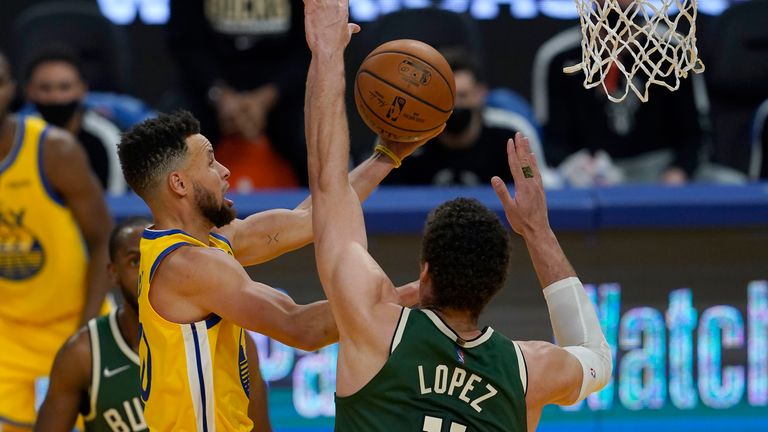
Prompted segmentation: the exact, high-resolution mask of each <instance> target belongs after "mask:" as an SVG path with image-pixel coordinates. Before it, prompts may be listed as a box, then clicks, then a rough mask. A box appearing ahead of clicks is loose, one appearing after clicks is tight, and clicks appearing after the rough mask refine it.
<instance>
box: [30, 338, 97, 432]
mask: <svg viewBox="0 0 768 432" xmlns="http://www.w3.org/2000/svg"><path fill="white" fill-rule="evenodd" d="M91 367H92V366H91V345H90V338H89V335H88V329H87V328H82V329H80V331H78V332H77V333H76V334H75V335H74V336H72V337H71V338H70V339H69V340H68V341H67V342H66V343H65V344H64V345H63V346H62V347H61V349H60V350H59V352H58V354H56V359H55V360H54V362H53V368H52V369H51V376H50V386H49V387H48V394H47V395H46V397H45V401H44V402H43V405H42V406H41V407H40V412H39V414H38V416H37V422H36V423H35V431H40V432H43V431H45V432H69V431H71V430H72V428H73V427H74V426H75V421H76V420H77V415H78V414H79V413H80V409H81V407H82V406H87V405H88V404H89V402H88V400H87V397H88V387H89V386H90V382H91Z"/></svg>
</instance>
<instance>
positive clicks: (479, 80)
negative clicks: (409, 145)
mask: <svg viewBox="0 0 768 432" xmlns="http://www.w3.org/2000/svg"><path fill="white" fill-rule="evenodd" d="M444 55H445V57H446V60H448V64H450V66H451V69H453V75H454V78H455V80H456V99H455V106H454V109H453V114H451V117H450V118H449V119H448V121H447V122H446V124H445V130H444V131H443V132H442V133H441V134H440V135H438V136H437V137H436V138H435V139H433V140H432V142H430V143H429V144H427V145H425V146H423V147H421V148H419V149H418V150H416V152H414V153H413V155H411V157H410V159H409V161H408V164H405V165H403V166H401V167H400V168H398V169H396V170H394V171H392V173H391V174H390V175H389V177H387V179H386V180H385V182H386V183H387V184H406V185H437V186H455V185H463V186H477V185H489V184H490V182H491V178H492V177H493V176H502V179H504V180H505V181H507V182H511V181H512V177H511V176H510V174H509V167H508V165H507V158H506V143H507V140H508V139H509V138H511V137H512V136H514V134H515V132H517V130H515V129H510V128H507V127H502V126H501V125H499V124H496V125H493V126H491V125H489V122H488V121H487V118H486V116H485V113H486V110H487V108H486V106H485V98H486V95H487V94H488V87H487V86H486V83H485V80H484V76H483V73H482V71H481V68H480V66H479V64H478V62H477V60H476V59H474V58H473V57H472V55H471V54H470V53H468V52H466V51H465V50H463V49H456V50H451V51H446V52H444Z"/></svg>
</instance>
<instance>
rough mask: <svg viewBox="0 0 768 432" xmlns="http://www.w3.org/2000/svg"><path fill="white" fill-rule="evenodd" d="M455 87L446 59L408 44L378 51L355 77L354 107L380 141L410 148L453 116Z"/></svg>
mask: <svg viewBox="0 0 768 432" xmlns="http://www.w3.org/2000/svg"><path fill="white" fill-rule="evenodd" d="M455 94H456V83H455V82H454V79H453V72H452V71H451V67H450V66H448V62H447V61H446V60H445V58H444V57H443V56H442V55H441V54H440V53H439V52H438V51H437V50H436V49H434V48H432V47H431V46H429V45H427V44H425V43H423V42H419V41H417V40H411V39H400V40H394V41H390V42H387V43H384V44H382V45H380V46H379V47H378V48H376V49H375V50H373V51H372V52H371V53H370V54H368V57H366V58H365V60H363V63H362V64H361V65H360V69H359V70H358V71H357V76H356V77H355V105H356V106H357V111H358V112H359V113H360V116H361V117H362V118H363V121H364V122H365V124H366V125H368V127H369V128H371V129H372V130H373V131H374V132H375V133H376V134H377V135H380V136H381V137H382V138H385V139H388V140H391V141H399V142H413V141H419V140H421V139H425V138H427V137H429V136H430V135H434V134H435V133H436V132H438V131H439V129H440V127H441V126H442V125H443V124H444V123H445V121H446V120H448V117H449V116H450V115H451V112H452V111H453V103H454V97H455Z"/></svg>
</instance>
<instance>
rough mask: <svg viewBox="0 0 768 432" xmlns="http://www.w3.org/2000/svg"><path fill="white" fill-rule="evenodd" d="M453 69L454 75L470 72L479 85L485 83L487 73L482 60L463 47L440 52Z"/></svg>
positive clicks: (449, 48)
mask: <svg viewBox="0 0 768 432" xmlns="http://www.w3.org/2000/svg"><path fill="white" fill-rule="evenodd" d="M440 53H441V54H443V57H445V60H446V61H447V62H448V65H449V66H450V67H451V70H452V71H453V73H456V72H462V71H465V72H469V73H471V74H472V75H473V76H474V77H475V80H476V81H477V82H479V83H485V82H486V81H485V79H486V78H485V71H484V70H483V67H482V66H481V64H480V59H479V58H478V57H477V56H476V55H474V54H472V53H471V52H470V51H469V50H467V49H465V48H463V47H460V46H459V47H448V48H444V49H442V50H441V51H440Z"/></svg>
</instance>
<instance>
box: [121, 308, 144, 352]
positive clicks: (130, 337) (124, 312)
mask: <svg viewBox="0 0 768 432" xmlns="http://www.w3.org/2000/svg"><path fill="white" fill-rule="evenodd" d="M117 324H118V327H119V328H120V333H121V334H122V335H123V339H125V341H126V342H127V343H128V345H129V346H130V347H131V349H133V350H134V351H136V352H138V351H139V336H138V335H139V313H138V312H137V311H135V310H134V309H133V307H131V306H129V305H127V304H123V305H122V306H120V308H119V309H118V310H117Z"/></svg>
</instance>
